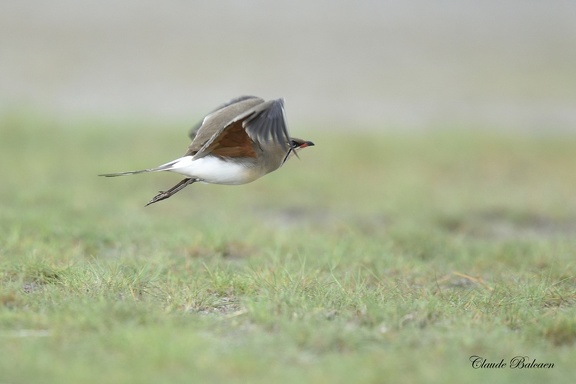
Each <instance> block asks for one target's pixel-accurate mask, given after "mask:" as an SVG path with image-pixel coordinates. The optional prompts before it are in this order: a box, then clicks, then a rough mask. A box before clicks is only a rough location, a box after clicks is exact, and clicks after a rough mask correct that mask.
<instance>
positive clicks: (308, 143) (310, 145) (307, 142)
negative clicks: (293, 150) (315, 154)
mask: <svg viewBox="0 0 576 384" xmlns="http://www.w3.org/2000/svg"><path fill="white" fill-rule="evenodd" d="M313 146H314V143H313V142H311V141H305V142H303V143H302V144H300V145H299V146H298V148H306V147H313Z"/></svg>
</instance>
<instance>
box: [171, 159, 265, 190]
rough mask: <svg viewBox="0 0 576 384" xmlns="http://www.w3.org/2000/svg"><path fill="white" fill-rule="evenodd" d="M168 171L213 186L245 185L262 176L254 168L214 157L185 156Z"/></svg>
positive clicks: (176, 161)
mask: <svg viewBox="0 0 576 384" xmlns="http://www.w3.org/2000/svg"><path fill="white" fill-rule="evenodd" d="M166 170H167V171H170V172H176V173H179V174H181V175H185V176H188V177H193V178H198V179H201V180H202V181H204V182H206V183H211V184H245V183H249V182H251V181H254V180H256V179H257V178H258V177H260V176H261V175H258V174H257V172H255V169H253V168H249V167H246V166H245V165H243V164H238V163H235V162H233V161H225V160H222V159H219V158H217V157H214V156H205V157H202V158H200V159H196V160H192V156H184V157H181V158H180V159H177V160H175V161H174V163H173V164H172V166H171V167H170V168H168V169H166Z"/></svg>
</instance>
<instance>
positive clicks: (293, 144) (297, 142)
mask: <svg viewBox="0 0 576 384" xmlns="http://www.w3.org/2000/svg"><path fill="white" fill-rule="evenodd" d="M313 145H314V143H313V142H311V141H306V140H302V139H298V138H296V137H291V138H290V142H289V146H290V148H289V149H288V152H287V153H286V156H285V157H284V160H283V161H282V164H284V163H285V162H286V160H288V159H289V158H290V157H291V156H292V155H296V157H298V153H297V152H296V151H299V150H301V149H302V148H306V147H312V146H313Z"/></svg>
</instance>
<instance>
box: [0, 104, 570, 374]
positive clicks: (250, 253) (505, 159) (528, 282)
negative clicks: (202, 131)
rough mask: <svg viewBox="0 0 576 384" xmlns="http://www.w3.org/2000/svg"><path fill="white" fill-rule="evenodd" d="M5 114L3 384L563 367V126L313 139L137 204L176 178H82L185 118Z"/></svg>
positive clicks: (113, 165)
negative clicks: (525, 361)
mask: <svg viewBox="0 0 576 384" xmlns="http://www.w3.org/2000/svg"><path fill="white" fill-rule="evenodd" d="M0 122H1V127H0V137H1V140H0V161H1V163H2V187H1V188H0V219H1V221H0V230H1V233H2V236H1V237H0V355H1V358H0V383H34V382H42V383H61V382H82V383H101V382H108V383H128V382H154V383H157V382H166V383H178V382H183V383H189V382H231V383H234V382H238V383H240V382H242V383H244V382H255V383H269V382H276V383H292V382H314V383H316V382H319V383H322V382H326V383H328V382H329V383H351V382H361V383H380V382H394V383H415V382H442V383H455V382H461V381H462V377H466V380H467V382H470V383H480V382H482V383H483V382H486V381H491V382H495V383H498V382H502V383H504V382H506V383H508V382H523V383H524V382H534V383H536V382H543V381H544V380H552V381H554V382H558V383H560V382H570V381H571V380H572V379H573V377H575V375H576V365H575V364H574V359H575V358H576V351H575V344H576V308H575V305H576V274H575V271H576V261H575V260H576V258H575V256H576V255H575V253H576V237H575V236H574V234H575V233H576V194H575V193H574V191H576V172H574V166H575V164H576V151H574V148H576V136H568V135H566V136H561V137H558V136H514V135H512V134H496V133H493V131H492V133H486V132H485V133H479V132H474V131H464V130H453V131H446V130H442V131H434V133H420V134H417V133H411V134H402V133H392V132H387V133H372V134H368V133H365V134H360V135H358V136H356V137H350V136H347V135H345V134H344V133H337V134H333V133H328V132H317V131H314V130H312V129H309V130H308V131H309V134H308V135H305V136H306V138H307V139H310V140H313V141H315V142H316V144H317V146H316V147H314V148H312V149H308V150H305V151H303V152H302V155H301V158H302V159H301V161H298V160H295V159H294V160H291V161H290V162H289V163H288V164H287V165H286V166H285V168H284V169H282V170H281V171H279V172H276V173H273V174H271V175H268V176H266V177H265V178H264V179H262V180H259V181H257V182H255V183H252V184H249V185H246V186H237V187H226V186H211V185H194V186H192V187H189V188H187V189H186V190H184V191H183V192H180V193H179V194H177V195H176V196H174V197H172V198H171V199H169V200H167V201H164V202H161V203H159V204H156V205H153V206H150V207H148V208H144V207H143V205H144V204H145V203H146V202H147V201H148V200H149V199H150V198H151V197H152V196H153V195H154V194H155V193H156V191H157V190H159V189H165V188H166V187H169V186H172V185H173V184H175V183H176V182H177V181H179V178H178V176H177V175H173V174H151V175H143V176H133V177H126V178H119V179H104V178H98V177H96V176H95V175H96V174H98V173H102V172H112V171H120V170H128V169H137V168H142V167H148V166H152V165H156V164H159V163H161V162H164V161H167V160H170V159H171V158H173V157H174V156H175V155H178V154H180V153H183V152H184V150H185V145H186V138H185V136H184V132H182V130H183V129H185V125H178V124H174V125H173V126H172V127H169V128H163V129H161V128H159V127H162V125H161V124H154V123H151V122H137V121H128V122H118V121H95V120H93V119H85V120H74V121H72V120H65V119H62V118H41V117H38V116H34V115H30V114H26V113H12V114H4V115H3V116H2V117H1V119H0ZM183 127H184V128H183ZM306 128H307V127H302V129H301V131H300V132H294V133H295V134H296V133H298V134H300V133H301V132H305V131H306ZM473 355H478V356H482V357H485V358H486V359H487V360H488V361H490V362H499V361H500V360H501V359H504V361H505V362H507V363H508V362H509V361H510V359H512V358H513V357H514V356H518V355H522V356H529V357H530V359H534V358H535V359H536V360H537V361H538V362H542V363H545V362H549V363H554V365H555V366H554V368H553V369H535V368H532V369H522V370H519V369H510V368H509V367H508V368H505V369H487V368H485V369H473V368H472V366H471V363H470V360H469V359H470V356H473Z"/></svg>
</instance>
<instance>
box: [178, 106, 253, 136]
mask: <svg viewBox="0 0 576 384" xmlns="http://www.w3.org/2000/svg"><path fill="white" fill-rule="evenodd" d="M249 99H257V100H260V102H263V101H264V100H262V99H261V98H259V97H256V96H249V95H242V96H238V97H235V98H233V99H230V100H228V101H227V102H225V103H224V104H222V105H219V106H218V107H216V108H215V109H213V110H212V111H210V112H209V113H208V114H207V115H206V116H204V118H203V119H202V121H199V122H198V123H197V124H196V125H194V126H193V127H192V128H191V129H190V132H188V137H190V139H191V140H194V138H195V137H196V133H198V130H199V129H200V127H201V126H202V124H204V122H205V121H206V118H208V117H209V116H210V115H212V114H213V113H214V112H217V111H219V110H221V109H224V108H226V107H228V106H230V105H232V104H236V103H239V102H241V101H244V100H249Z"/></svg>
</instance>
